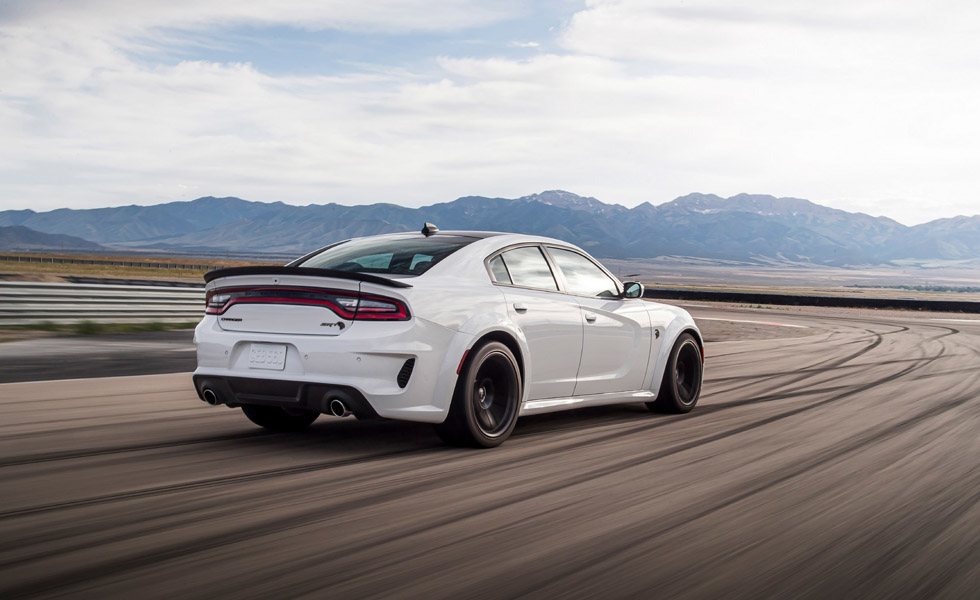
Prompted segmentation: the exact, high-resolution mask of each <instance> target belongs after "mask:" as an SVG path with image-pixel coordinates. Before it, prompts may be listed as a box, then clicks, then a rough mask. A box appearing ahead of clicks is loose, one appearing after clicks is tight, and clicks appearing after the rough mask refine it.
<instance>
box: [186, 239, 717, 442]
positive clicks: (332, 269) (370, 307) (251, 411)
mask: <svg viewBox="0 0 980 600" xmlns="http://www.w3.org/2000/svg"><path fill="white" fill-rule="evenodd" d="M205 281H206V282H207V285H206V288H205V291H206V308H205V315H204V318H203V320H202V321H201V323H200V324H199V325H198V326H197V329H196V331H195V334H194V341H195V343H196V345H197V363H198V367H197V370H196V371H195V372H194V385H195V388H196V390H197V393H198V395H199V396H200V398H201V399H202V400H204V401H205V402H207V403H208V404H212V405H218V404H222V405H225V406H229V407H233V408H241V409H242V411H243V412H244V413H245V416H246V417H248V418H249V419H250V420H251V421H252V422H254V423H256V424H257V425H259V426H261V427H264V428H267V429H271V430H276V431H297V430H301V429H304V428H305V427H307V426H309V425H310V424H311V423H312V422H313V421H314V420H315V419H316V418H317V417H318V416H319V415H321V414H332V415H335V416H338V417H346V416H348V415H354V416H356V417H357V418H361V419H367V418H379V417H380V418H386V419H398V420H404V421H415V422H422V423H431V424H433V425H434V426H435V429H436V432H437V433H438V434H439V436H440V437H441V438H442V439H443V440H445V441H446V442H448V443H451V444H455V445H463V446H475V447H483V448H488V447H493V446H497V445H499V444H501V443H502V442H503V441H504V440H506V439H507V438H508V437H509V436H510V434H511V432H512V431H513V430H514V426H515V424H516V423H517V419H518V417H520V416H522V415H531V414H538V413H545V412H551V411H558V410H567V409H573V408H580V407H586V406H599V405H607V404H615V403H627V402H635V403H644V404H645V405H646V406H647V407H648V408H649V409H650V410H654V411H660V412H672V413H686V412H689V411H690V410H691V409H693V408H694V406H695V405H696V404H697V402H698V397H699V395H700V392H701V380H702V373H703V364H704V344H703V342H702V338H701V333H700V332H699V330H698V328H697V325H696V324H695V323H694V320H693V319H692V318H691V316H690V315H689V314H688V313H687V312H686V311H684V310H683V309H680V308H677V307H674V306H668V305H664V304H659V303H656V302H651V301H647V300H644V299H643V292H644V289H643V285H642V284H640V283H638V282H633V281H630V282H626V283H621V282H620V281H619V279H617V278H616V277H615V276H614V275H613V274H612V273H610V272H609V270H608V269H606V268H605V267H604V266H603V265H602V264H601V263H600V262H599V261H597V260H595V259H594V258H592V257H591V256H589V254H587V253H586V252H584V251H583V250H582V249H580V248H578V247H576V246H573V245H571V244H568V243H566V242H563V241H560V240H557V239H551V238H546V237H537V236H530V235H518V234H507V233H488V232H472V231H446V232H442V231H439V230H438V228H437V227H436V226H434V225H432V224H429V223H427V224H426V225H425V227H423V229H422V231H421V232H420V233H400V234H391V235H378V236H371V237H364V238H357V239H351V240H346V241H343V242H339V243H336V244H332V245H330V246H327V247H325V248H321V249H320V250H317V251H315V252H312V253H310V254H307V255H306V256H303V257H301V258H298V259H297V260H295V261H293V262H291V263H289V264H288V265H286V266H254V267H235V268H228V269H220V270H217V271H212V272H210V273H208V274H207V275H206V276H205Z"/></svg>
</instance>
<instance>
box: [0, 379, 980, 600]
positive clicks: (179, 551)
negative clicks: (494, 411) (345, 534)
mask: <svg viewBox="0 0 980 600" xmlns="http://www.w3.org/2000/svg"><path fill="white" fill-rule="evenodd" d="M926 364H929V363H928V362H925V363H923V364H913V365H911V366H909V367H906V368H905V369H902V370H901V371H899V372H897V373H893V374H890V375H888V376H886V377H884V378H880V379H877V380H874V381H871V382H868V383H866V384H864V385H861V386H858V387H856V388H853V389H851V390H848V391H845V392H842V393H840V394H837V395H835V396H832V397H830V398H827V399H825V400H822V401H819V402H815V403H812V404H807V405H805V406H802V407H796V408H793V409H790V410H787V411H783V412H780V413H776V414H774V415H770V416H768V417H765V418H763V419H760V420H757V421H753V422H752V423H747V424H744V425H741V426H738V427H735V428H732V429H729V430H726V431H721V432H717V433H714V434H710V435H706V436H702V437H700V438H697V439H695V440H690V441H688V442H683V443H680V444H676V445H674V446H671V447H668V448H666V449H657V450H654V451H648V452H645V453H642V454H640V455H637V456H633V457H629V458H627V459H624V460H620V461H617V462H615V463H613V464H611V465H603V466H600V467H595V468H592V469H589V470H587V471H584V472H580V473H577V474H575V475H574V476H572V477H570V478H568V479H566V480H564V481H562V482H560V483H557V484H555V485H551V486H548V487H547V488H544V489H537V488H534V489H530V490H527V491H523V492H520V493H517V494H512V495H510V496H507V497H506V498H504V499H502V500H500V501H498V502H494V503H492V504H491V505H489V506H479V507H476V508H474V509H471V510H468V511H464V513H462V514H456V515H452V516H447V517H443V518H441V519H436V520H435V521H432V522H427V523H425V524H420V525H418V526H415V527H414V528H411V529H409V530H408V531H402V532H398V533H397V534H396V535H395V536H389V537H388V538H386V539H383V540H378V539H372V540H369V541H366V542H364V543H361V544H354V545H352V546H345V547H344V548H342V549H337V550H334V551H332V552H331V553H330V554H328V555H326V556H324V555H319V556H316V557H315V559H311V560H315V561H316V563H317V564H319V563H322V562H323V561H327V562H329V560H330V557H331V556H334V554H336V556H337V557H339V556H341V555H345V554H350V553H354V552H359V551H362V550H366V549H369V548H371V547H373V546H376V545H379V544H382V543H387V542H391V541H397V540H400V539H403V538H406V537H410V536H412V535H417V534H418V533H421V532H423V531H426V530H430V529H435V528H439V527H443V526H446V525H449V524H451V523H453V522H456V521H458V520H462V519H466V518H471V517H474V516H477V515H482V514H485V513H486V512H489V511H492V510H496V509H499V508H503V507H505V506H510V505H513V504H515V503H520V502H525V501H528V500H532V499H534V498H537V497H539V496H542V495H545V494H551V493H555V492H558V491H562V490H565V489H568V488H571V487H574V486H577V485H580V484H582V483H585V482H588V481H591V480H594V479H596V478H599V477H605V476H608V475H612V474H615V473H617V472H620V471H624V470H627V469H630V468H634V467H637V466H640V465H644V464H647V463H651V462H655V461H657V460H661V459H663V458H666V457H668V456H673V455H676V454H679V453H682V452H685V451H687V450H691V449H695V448H699V447H702V446H704V445H705V444H709V443H714V442H717V441H721V440H724V439H726V438H729V437H734V436H737V435H740V434H743V433H747V432H749V431H753V430H755V429H759V428H761V427H764V426H766V425H770V424H772V423H775V422H778V421H781V420H783V419H786V418H790V417H793V416H796V415H799V414H803V413H806V412H809V411H812V410H816V409H818V408H822V407H824V406H827V405H830V404H833V403H835V402H838V401H840V400H843V399H846V398H848V397H851V396H854V395H856V394H858V393H861V392H863V391H866V390H869V389H871V388H873V387H876V386H877V385H880V384H882V383H885V382H887V381H894V380H895V379H898V378H900V377H903V376H905V375H907V374H908V373H911V372H913V371H915V370H917V369H920V368H922V367H923V366H925V365H926ZM969 398H973V396H972V395H970V396H969ZM694 414H696V413H694ZM669 422H670V421H664V422H661V423H660V424H659V425H658V424H654V426H653V427H656V426H663V425H665V424H666V423H669ZM653 427H651V426H650V425H646V426H640V427H635V428H630V429H627V430H626V431H616V432H612V433H610V434H607V435H604V436H600V437H599V438H594V439H590V440H586V441H584V442H578V441H574V440H573V441H572V442H571V443H567V444H563V445H560V446H558V447H549V448H547V449H545V450H543V451H542V452H538V453H532V454H531V455H530V456H524V457H517V462H527V461H529V460H533V459H534V458H540V457H544V456H547V455H552V454H554V453H556V452H560V451H562V450H571V449H581V448H583V447H587V446H592V445H595V444H596V443H600V442H601V441H608V440H611V439H621V438H622V437H623V436H625V435H631V434H633V433H639V432H642V431H646V430H648V429H651V428H653ZM402 452H405V451H402ZM416 452H419V451H416ZM359 460H361V459H351V460H350V461H347V462H349V463H352V464H356V463H357V462H359ZM378 460H383V458H380V459H378ZM513 467H514V463H513V462H510V463H506V464H503V465H492V466H490V467H489V468H488V469H484V470H482V471H481V472H480V473H479V475H478V477H480V478H483V477H486V476H487V475H488V473H491V472H496V471H499V470H502V469H504V470H506V469H511V468H513ZM310 470H315V469H310ZM460 470H466V471H468V470H469V467H466V468H465V469H454V470H453V471H452V472H449V473H447V474H445V475H443V476H441V477H436V478H432V479H428V480H424V481H420V482H414V483H410V484H408V485H404V486H402V487H400V488H399V489H397V490H384V491H382V492H378V493H375V494H371V495H368V496H365V497H358V498H354V499H351V500H347V501H344V502H341V503H339V504H336V505H333V506H330V507H326V508H316V509H312V510H309V511H306V512H304V513H301V514H298V515H290V516H288V517H282V518H274V519H272V520H269V521H266V522H263V523H258V524H255V525H250V526H247V527H244V528H242V529H239V530H234V531H230V532H225V533H222V534H217V535H208V536H202V537H198V538H195V539H192V540H187V541H180V542H177V543H173V544H170V545H168V546H165V547H161V548H155V549H151V550H149V551H146V552H143V553H142V554H135V555H130V556H127V557H125V558H123V559H121V560H116V561H111V562H104V563H102V564H101V565H93V566H88V567H85V568H81V569H75V570H70V571H68V572H66V573H62V574H60V575H58V576H56V577H55V578H53V579H48V580H42V581H38V582H34V583H32V584H31V585H30V587H29V588H28V587H25V588H23V589H17V588H15V589H14V590H8V591H7V593H9V594H10V597H17V594H18V593H24V591H25V590H27V589H31V590H34V591H41V592H47V591H53V590H56V589H62V588H64V587H68V586H70V585H74V584H78V583H82V582H86V581H93V580H98V579H102V578H104V577H107V576H109V575H113V574H118V573H121V572H125V571H131V570H134V569H139V568H143V567H146V566H149V565H153V564H156V563H159V562H162V561H167V560H172V559H174V558H178V557H184V556H188V555H192V554H196V553H200V552H203V551H206V550H210V549H215V548H220V547H224V546H228V545H230V544H235V543H238V542H243V541H246V540H250V539H254V538H256V537H263V536H267V535H272V534H276V533H281V532H284V531H291V530H295V529H298V528H302V527H305V526H308V525H309V524H311V523H319V522H322V521H326V520H329V519H330V518H332V517H334V516H335V515H336V514H338V513H343V512H345V511H349V510H353V509H356V508H359V507H363V506H365V505H373V504H377V503H382V502H388V501H393V500H397V499H399V498H403V497H407V496H411V495H413V494H416V493H420V492H426V491H432V490H434V489H437V488H438V487H440V486H441V485H442V484H444V483H445V482H447V481H459V480H460V477H461V473H460V472H458V471H460ZM280 471H281V470H280ZM301 472H302V471H301ZM229 479H231V481H230V482H231V483H235V482H236V481H235V480H236V479H239V480H240V479H242V478H241V477H235V478H229ZM245 480H246V481H247V480H248V479H247V476H246V479H245ZM194 483H195V482H189V483H188V484H187V485H189V486H193V485H194ZM168 487H169V486H168ZM167 491H170V490H167ZM136 493H139V492H138V491H137V492H136ZM151 493H152V490H151ZM140 495H144V494H140ZM79 502H84V503H86V504H92V503H98V502H97V499H86V500H81V501H76V502H71V503H68V504H70V505H72V506H74V505H77V504H78V503H79ZM64 504H66V503H61V506H59V505H52V506H51V508H50V510H55V509H57V508H65V507H66V506H64ZM41 508H44V509H48V508H47V507H41ZM18 512H21V513H25V512H27V513H33V512H36V509H34V510H32V509H31V508H27V509H22V510H21V511H18ZM4 516H5V515H4V514H3V513H0V519H2V518H4ZM300 562H303V561H300ZM295 566H297V567H298V566H299V565H295Z"/></svg>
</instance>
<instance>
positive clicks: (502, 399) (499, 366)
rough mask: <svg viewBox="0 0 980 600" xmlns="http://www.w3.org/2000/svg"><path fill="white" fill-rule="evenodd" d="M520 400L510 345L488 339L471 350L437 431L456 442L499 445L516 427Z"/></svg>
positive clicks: (463, 444)
mask: <svg viewBox="0 0 980 600" xmlns="http://www.w3.org/2000/svg"><path fill="white" fill-rule="evenodd" d="M520 402H521V374H520V369H519V367H518V365H517V359H515V358H514V354H513V353H512V352H511V351H510V349H509V348H508V347H507V346H505V345H503V344H501V343H499V342H489V343H487V344H484V345H483V346H480V347H479V348H477V349H475V350H473V351H472V352H471V355H470V358H469V360H468V361H467V363H466V367H465V368H464V369H463V373H462V374H461V375H460V378H459V381H458V382H457V384H456V392H455V393H454V394H453V402H452V405H451V406H450V408H449V416H448V417H446V420H445V421H444V422H443V423H441V424H439V425H436V433H438V434H439V437H440V438H442V439H443V441H445V442H446V443H449V444H453V445H455V446H472V447H476V448H493V447H494V446H499V445H500V444H502V443H503V442H504V440H506V439H507V438H508V437H510V434H511V432H512V431H514V425H515V424H516V423H517V413H518V409H519V407H520Z"/></svg>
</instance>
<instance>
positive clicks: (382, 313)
mask: <svg viewBox="0 0 980 600" xmlns="http://www.w3.org/2000/svg"><path fill="white" fill-rule="evenodd" d="M236 304H294V305H304V306H321V307H323V308H326V309H329V310H332V311H333V312H334V313H336V314H337V316H339V317H341V318H342V319H347V320H349V321H407V320H408V319H409V318H410V316H411V315H410V314H409V312H408V306H406V305H405V303H404V302H402V301H401V300H398V299H396V298H389V297H387V296H376V295H374V294H362V293H360V292H354V291H348V290H324V289H318V288H223V289H214V290H210V291H208V293H207V294H206V296H205V310H204V312H205V313H206V314H209V315H220V314H224V312H225V311H226V310H228V309H229V308H231V307H232V306H234V305H236Z"/></svg>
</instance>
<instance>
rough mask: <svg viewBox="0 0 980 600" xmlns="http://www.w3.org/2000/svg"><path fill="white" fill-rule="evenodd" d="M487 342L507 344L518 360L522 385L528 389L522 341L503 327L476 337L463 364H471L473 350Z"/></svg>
mask: <svg viewBox="0 0 980 600" xmlns="http://www.w3.org/2000/svg"><path fill="white" fill-rule="evenodd" d="M487 342H500V343H501V344H503V345H504V346H507V349H508V350H510V351H511V352H512V353H513V354H514V359H515V360H517V368H518V369H520V374H521V387H522V388H525V389H526V388H527V384H526V381H527V380H526V379H525V373H526V371H527V368H526V367H525V365H524V351H523V350H522V349H521V344H520V342H518V341H517V338H515V337H514V336H513V335H512V334H511V333H510V332H508V331H504V330H502V329H495V330H493V331H488V332H486V333H484V334H483V335H481V336H480V337H479V338H477V339H476V341H475V342H473V344H472V345H471V346H470V347H469V349H468V350H467V351H466V358H465V360H464V361H463V364H462V365H461V366H465V365H467V364H469V361H470V358H471V356H472V355H473V350H475V349H477V348H479V347H480V346H482V345H483V344H486V343H487ZM460 371H462V369H460Z"/></svg>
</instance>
